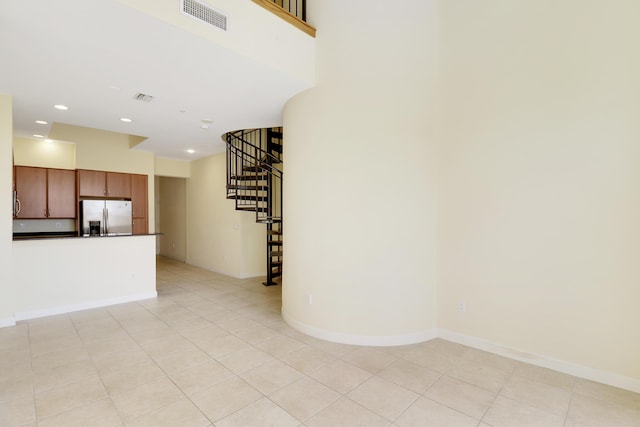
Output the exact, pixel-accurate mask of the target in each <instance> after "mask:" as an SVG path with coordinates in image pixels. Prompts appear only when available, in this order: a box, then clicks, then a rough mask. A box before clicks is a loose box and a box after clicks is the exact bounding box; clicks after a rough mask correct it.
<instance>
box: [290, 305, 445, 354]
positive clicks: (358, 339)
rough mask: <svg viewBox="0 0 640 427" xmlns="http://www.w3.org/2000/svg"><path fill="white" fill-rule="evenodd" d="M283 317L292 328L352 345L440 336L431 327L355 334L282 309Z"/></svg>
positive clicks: (388, 343)
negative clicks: (322, 326)
mask: <svg viewBox="0 0 640 427" xmlns="http://www.w3.org/2000/svg"><path fill="white" fill-rule="evenodd" d="M282 318H283V319H284V321H285V322H287V324H288V325H289V326H291V327H292V328H294V329H296V330H298V331H300V332H302V333H304V334H307V335H310V336H312V337H315V338H320V339H321V340H325V341H332V342H337V343H341V344H352V345H364V346H376V347H389V346H394V345H406V344H415V343H419V342H424V341H429V340H431V339H433V338H437V337H438V335H437V334H438V330H437V329H435V328H434V329H429V330H427V331H421V332H414V333H410V334H404V335H375V336H374V335H353V334H342V333H338V332H332V331H327V330H324V329H318V328H315V327H313V326H309V325H306V324H304V323H302V322H299V321H297V320H295V319H292V318H291V317H289V316H287V315H286V313H285V312H284V310H283V311H282Z"/></svg>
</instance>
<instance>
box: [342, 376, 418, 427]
mask: <svg viewBox="0 0 640 427" xmlns="http://www.w3.org/2000/svg"><path fill="white" fill-rule="evenodd" d="M347 397H348V398H349V399H351V400H354V401H355V402H357V403H359V404H361V405H362V406H364V407H366V408H368V409H370V410H372V411H373V412H375V413H377V414H378V415H381V416H383V417H385V418H387V419H388V420H391V421H393V420H395V419H396V418H397V417H398V416H399V415H400V414H401V413H402V412H404V410H405V409H407V408H408V407H409V406H410V405H411V404H412V403H413V402H415V401H416V400H417V399H418V397H420V396H419V395H418V394H417V393H414V392H412V391H409V390H407V389H406V388H404V387H401V386H399V385H397V384H393V383H391V382H389V381H386V380H383V379H382V378H379V377H373V378H370V379H369V380H367V381H366V382H364V383H363V384H361V385H359V386H358V387H356V388H355V389H353V390H352V391H351V392H349V394H348V395H347Z"/></svg>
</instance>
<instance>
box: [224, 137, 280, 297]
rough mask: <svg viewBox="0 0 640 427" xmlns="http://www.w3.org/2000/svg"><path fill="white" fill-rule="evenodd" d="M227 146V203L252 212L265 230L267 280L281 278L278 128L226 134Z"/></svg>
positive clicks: (272, 280)
mask: <svg viewBox="0 0 640 427" xmlns="http://www.w3.org/2000/svg"><path fill="white" fill-rule="evenodd" d="M226 142H227V199H232V200H234V201H235V208H236V210H239V211H247V212H254V213H255V216H256V222H258V223H262V224H266V227H267V248H266V249H267V252H266V254H267V259H266V261H267V280H266V281H265V282H264V283H263V284H264V285H265V286H272V285H275V284H277V283H276V282H275V281H274V279H276V278H277V277H280V276H281V275H282V254H283V239H282V179H283V171H282V128H281V127H279V128H263V129H250V130H239V131H235V132H229V133H227V134H226Z"/></svg>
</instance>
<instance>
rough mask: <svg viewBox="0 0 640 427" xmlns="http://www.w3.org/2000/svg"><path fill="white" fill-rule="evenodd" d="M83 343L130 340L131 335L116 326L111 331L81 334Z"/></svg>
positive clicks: (93, 330)
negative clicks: (118, 339)
mask: <svg viewBox="0 0 640 427" xmlns="http://www.w3.org/2000/svg"><path fill="white" fill-rule="evenodd" d="M79 335H80V338H81V339H82V341H83V342H84V343H85V344H87V343H91V342H93V341H99V340H108V339H117V338H120V339H124V338H128V337H129V334H128V333H127V331H125V330H124V329H123V328H122V327H120V326H114V327H111V328H109V329H97V330H96V329H88V330H85V331H83V332H82V333H80V334H79Z"/></svg>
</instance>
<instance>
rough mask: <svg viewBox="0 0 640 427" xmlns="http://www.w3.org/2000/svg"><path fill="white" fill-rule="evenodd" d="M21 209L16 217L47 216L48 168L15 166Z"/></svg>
mask: <svg viewBox="0 0 640 427" xmlns="http://www.w3.org/2000/svg"><path fill="white" fill-rule="evenodd" d="M13 172H14V179H15V186H16V197H17V198H18V201H19V204H18V206H19V210H18V212H17V213H16V218H46V217H47V170H46V169H44V168H33V167H29V166H15V167H14V168H13Z"/></svg>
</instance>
